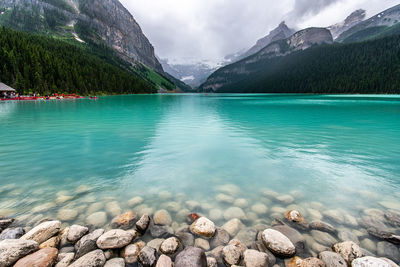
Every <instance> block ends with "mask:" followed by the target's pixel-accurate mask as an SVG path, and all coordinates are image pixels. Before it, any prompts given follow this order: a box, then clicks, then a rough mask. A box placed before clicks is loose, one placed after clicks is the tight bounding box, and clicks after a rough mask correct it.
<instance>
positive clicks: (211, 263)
mask: <svg viewBox="0 0 400 267" xmlns="http://www.w3.org/2000/svg"><path fill="white" fill-rule="evenodd" d="M207 267H218V262H217V260H216V259H215V258H213V257H207Z"/></svg>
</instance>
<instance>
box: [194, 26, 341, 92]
mask: <svg viewBox="0 0 400 267" xmlns="http://www.w3.org/2000/svg"><path fill="white" fill-rule="evenodd" d="M331 43H333V38H332V35H331V33H330V31H329V30H327V29H325V28H308V29H305V30H301V31H298V32H296V33H295V34H293V35H292V36H291V37H289V38H287V39H283V40H278V41H275V42H273V43H271V44H269V45H267V46H266V47H264V48H263V49H261V50H260V51H259V52H258V53H256V54H254V55H252V56H250V57H247V58H245V59H243V60H241V61H239V62H236V63H233V64H231V65H228V66H226V67H223V68H221V69H219V70H218V71H216V72H215V73H214V74H212V75H211V76H210V77H209V78H208V80H207V81H206V82H205V83H204V84H203V85H201V87H200V90H202V91H214V92H218V91H219V89H220V88H224V87H229V86H230V85H231V84H235V83H237V82H238V81H240V80H242V79H246V78H247V77H248V76H249V75H251V74H252V73H255V72H258V71H262V68H261V69H259V68H254V66H259V67H265V66H264V65H263V64H261V63H260V62H264V61H266V60H267V61H268V59H270V58H276V57H279V58H280V57H283V56H286V55H289V54H291V53H293V52H295V51H301V50H306V49H308V48H310V47H312V46H316V45H321V44H331Z"/></svg>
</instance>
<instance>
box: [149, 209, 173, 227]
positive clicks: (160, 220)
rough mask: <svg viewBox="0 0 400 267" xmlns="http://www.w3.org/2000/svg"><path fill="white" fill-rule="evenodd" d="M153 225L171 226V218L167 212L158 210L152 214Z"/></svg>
mask: <svg viewBox="0 0 400 267" xmlns="http://www.w3.org/2000/svg"><path fill="white" fill-rule="evenodd" d="M153 219H154V223H155V224H158V225H171V223H172V218H171V215H170V214H169V212H168V211H166V210H159V211H156V213H154V217H153Z"/></svg>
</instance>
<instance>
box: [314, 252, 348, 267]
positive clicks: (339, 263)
mask: <svg viewBox="0 0 400 267" xmlns="http://www.w3.org/2000/svg"><path fill="white" fill-rule="evenodd" d="M318 257H319V258H320V259H321V260H322V261H323V262H325V265H326V267H347V264H346V261H345V260H344V259H343V257H342V256H340V255H339V254H337V253H335V252H332V251H324V252H321V253H319V256H318Z"/></svg>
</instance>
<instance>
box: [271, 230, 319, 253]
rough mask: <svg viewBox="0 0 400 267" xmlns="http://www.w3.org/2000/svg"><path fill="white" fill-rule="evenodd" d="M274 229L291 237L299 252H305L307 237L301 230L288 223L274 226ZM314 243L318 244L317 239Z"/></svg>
mask: <svg viewBox="0 0 400 267" xmlns="http://www.w3.org/2000/svg"><path fill="white" fill-rule="evenodd" d="M272 229H274V230H276V231H278V232H280V233H282V234H283V235H284V236H286V237H287V238H289V240H290V242H292V244H293V245H294V246H295V248H296V251H297V252H298V253H304V251H305V249H306V244H305V238H304V236H303V235H302V234H300V232H299V231H297V230H296V229H294V228H292V227H290V226H288V225H277V226H273V227H272ZM312 243H313V244H318V243H316V242H315V241H313V242H312Z"/></svg>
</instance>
